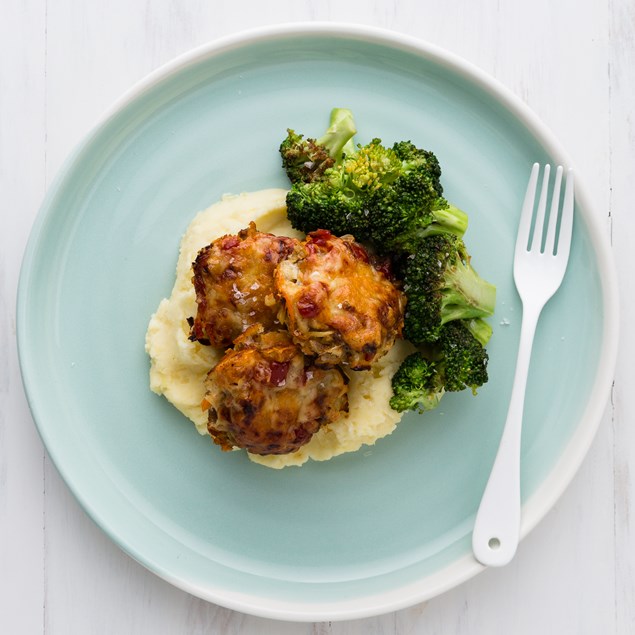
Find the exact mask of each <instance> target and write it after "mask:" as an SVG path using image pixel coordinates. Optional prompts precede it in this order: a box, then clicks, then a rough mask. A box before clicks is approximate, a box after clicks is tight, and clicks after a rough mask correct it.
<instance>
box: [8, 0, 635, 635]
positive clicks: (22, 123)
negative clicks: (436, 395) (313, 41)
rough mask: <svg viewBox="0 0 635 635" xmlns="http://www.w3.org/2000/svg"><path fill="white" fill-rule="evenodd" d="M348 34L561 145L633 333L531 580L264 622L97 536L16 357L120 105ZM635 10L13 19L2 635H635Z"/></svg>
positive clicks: (49, 5)
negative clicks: (508, 102)
mask: <svg viewBox="0 0 635 635" xmlns="http://www.w3.org/2000/svg"><path fill="white" fill-rule="evenodd" d="M302 20H329V21H330V20H338V21H344V22H357V23H362V24H371V25H375V26H382V27H386V28H390V29H394V30H396V31H401V32H404V33H408V34H410V35H415V36H417V37H420V38H422V39H425V40H428V41H430V42H432V43H434V44H437V45H440V46H442V47H444V48H446V49H449V50H450V51H452V52H454V53H457V54H459V55H462V56H464V57H465V58H467V59H469V60H470V61H472V62H474V63H475V64H477V65H479V66H480V67H482V68H483V69H484V70H486V71H487V72H489V73H490V74H492V75H493V76H495V77H496V78H498V79H499V80H501V81H502V82H503V83H505V84H506V85H507V86H508V87H509V88H511V89H512V90H513V91H514V92H516V94H517V95H519V96H520V97H521V98H522V99H523V100H525V101H526V102H527V103H528V104H529V105H530V106H531V107H532V108H533V109H534V110H535V111H536V112H537V113H538V115H539V116H540V117H541V118H542V119H543V120H544V121H545V122H546V123H547V125H548V126H550V127H551V129H552V130H553V131H554V132H555V133H556V136H557V137H558V138H559V139H560V141H561V142H562V143H563V145H564V146H565V148H566V149H567V150H568V152H569V153H570V154H571V155H572V157H573V159H574V161H575V164H576V165H577V167H578V172H579V176H580V178H582V179H584V180H585V181H586V182H587V184H588V185H589V191H590V194H591V197H592V202H593V203H594V205H595V206H596V211H597V213H598V214H599V215H601V216H602V218H603V219H604V220H605V224H606V231H607V232H610V233H611V236H612V243H613V247H614V252H615V256H616V259H617V264H618V270H619V272H620V278H621V286H622V309H621V310H622V315H623V316H624V318H625V319H624V320H623V323H624V324H625V327H624V329H623V333H622V340H621V356H620V359H619V362H618V368H617V372H616V380H615V384H614V389H613V393H612V396H611V400H610V403H609V405H608V407H607V411H606V414H605V416H604V419H603V421H602V423H601V426H600V429H599V432H598V435H597V437H596V439H595V442H594V444H593V446H592V448H591V451H590V453H589V455H588V457H587V458H586V460H585V462H584V464H583V466H582V468H581V470H580V472H579V473H578V475H577V476H576V478H575V479H574V481H573V483H572V485H571V486H570V487H569V489H568V490H567V491H566V493H565V494H564V496H563V497H562V498H561V499H560V501H559V502H558V503H557V505H556V506H555V508H554V509H553V511H552V512H551V513H550V514H549V515H548V516H547V517H546V518H545V519H544V521H543V522H542V523H541V524H540V525H539V526H538V528H537V529H535V530H534V531H533V532H532V533H531V534H530V535H529V537H528V538H527V539H526V540H525V541H524V542H523V543H522V545H521V547H520V549H519V552H518V555H517V557H516V559H515V560H514V561H513V563H512V564H510V565H509V566H507V567H506V568H503V569H497V570H488V571H486V572H484V573H483V574H481V575H479V576H477V577H476V578H474V579H472V580H471V581H469V582H467V583H466V584H463V585H462V586H460V587H458V588H456V589H454V590H452V591H450V592H448V593H446V594H445V595H443V596H441V597H438V598H435V599H433V600H431V601H429V602H427V603H425V604H421V605H419V606H416V607H413V608H411V609H407V610H402V611H400V612H398V613H394V614H390V615H385V616H382V617H378V618H373V619H367V620H359V621H354V622H341V623H332V624H330V623H323V624H300V623H297V624H296V623H285V622H275V621H270V620H265V619H259V618H255V617H249V616H245V615H242V614H239V613H235V612H232V611H230V610H227V609H224V608H219V607H217V606H214V605H212V604H209V603H206V602H204V601H202V600H198V599H196V598H194V597H191V596H189V595H188V594H186V593H184V592H182V591H180V590H178V589H175V588H173V587H171V586H170V585H169V584H168V583H166V582H164V581H162V580H160V579H159V578H157V577H155V576H154V575H153V574H151V573H149V572H148V571H146V570H145V569H143V568H142V567H141V566H139V565H138V564H136V563H135V562H133V561H132V560H131V559H130V558H128V557H127V556H126V555H124V554H123V553H122V552H121V551H120V550H119V549H118V548H117V547H116V546H115V545H114V544H112V543H111V542H110V541H109V539H108V538H106V537H105V535H103V534H102V533H101V531H100V530H99V529H98V528H97V527H96V526H94V525H93V523H92V521H90V520H89V519H88V518H87V516H86V515H85V514H84V512H83V511H82V510H81V509H80V508H79V506H78V505H77V503H76V502H75V500H74V499H73V497H72V496H71V495H70V494H69V492H68V491H67V489H66V487H65V485H64V483H63V482H62V481H61V479H60V478H59V476H58V474H57V473H56V471H55V469H54V468H53V466H52V465H51V463H50V461H49V460H48V458H47V455H46V452H45V450H44V448H43V446H42V444H41V442H40V440H39V437H38V435H37V432H36V430H35V427H34V425H33V422H32V419H31V416H30V413H29V410H28V407H27V405H26V401H25V398H24V394H23V390H22V385H21V380H20V374H19V368H18V362H17V355H16V344H15V293H16V287H17V278H18V273H19V268H20V262H21V257H22V252H23V249H24V245H25V242H26V240H27V236H28V233H29V230H30V227H31V224H32V222H33V219H34V217H35V214H36V212H37V210H38V207H39V205H40V202H41V200H42V198H43V195H44V192H45V191H46V189H47V187H48V185H49V184H50V182H51V179H52V177H53V176H54V175H55V173H56V171H57V169H58V168H59V166H60V163H61V161H62V160H63V159H64V157H65V156H66V155H67V153H68V152H69V151H70V150H71V148H72V147H73V146H74V145H75V144H76V143H77V142H78V141H79V139H80V138H81V137H82V136H83V135H84V133H85V132H86V131H87V130H88V129H89V127H90V126H91V125H92V124H93V123H94V122H95V121H96V120H97V118H98V117H99V115H100V114H101V113H102V111H104V110H105V109H106V108H107V107H108V106H109V105H110V104H111V102H112V101H113V100H114V99H115V98H116V97H118V96H119V95H120V93H122V92H123V91H124V90H125V89H127V88H128V87H129V86H130V85H131V84H132V83H134V82H135V81H136V80H138V79H139V78H141V77H143V76H144V75H146V74H147V73H148V72H149V71H151V70H153V69H154V68H156V67H157V66H159V65H160V64H162V63H163V62H166V61H168V60H169V59H170V58H172V57H173V56H175V55H176V54H178V53H181V52H183V51H186V50H188V49H190V48H192V47H194V46H196V45H198V44H201V43H204V42H207V41H209V40H211V39H214V38H217V37H219V36H221V35H225V34H228V33H233V32H236V31H239V30H242V29H244V28H247V27H253V26H258V25H265V24H274V23H279V22H290V21H302ZM633 68H635V4H634V3H633V2H630V1H629V0H588V1H587V2H576V1H575V0H560V1H558V2H557V1H554V0H533V1H532V2H514V1H513V0H472V1H470V0H375V1H373V2H364V1H363V0H339V1H338V2H336V1H334V0H327V1H323V2H321V1H319V0H305V1H302V0H269V1H268V2H256V1H255V0H251V1H250V0H231V1H229V0H221V1H214V0H208V1H207V2H203V1H201V0H198V1H196V0H192V1H190V2H186V1H182V2H178V1H175V0H154V1H153V2H141V1H139V0H109V1H108V2H83V1H81V0H56V1H51V0H2V2H1V3H0V201H2V203H1V204H0V633H6V634H8V635H13V634H21V633H28V634H31V633H50V634H51V635H53V634H55V635H66V634H69V633H70V634H75V633H77V634H81V635H89V634H92V633H108V634H119V633H135V634H146V633H148V634H150V633H151V634H152V635H159V634H163V633H165V634H174V633H187V634H195V633H219V634H223V635H225V634H233V633H246V634H252V633H253V634H256V633H257V634H259V635H266V634H267V633H270V634H274V633H275V634H276V635H279V634H282V635H284V634H286V633H288V634H294V635H295V634H308V633H313V634H318V633H320V634H326V633H336V634H344V633H346V634H351V635H352V634H358V635H361V634H371V633H377V634H379V633H398V634H406V633H421V634H432V633H434V634H437V633H438V634H443V635H450V634H470V635H473V634H481V633H483V634H488V635H490V634H494V635H497V634H510V633H514V634H515V635H525V634H526V635H530V634H531V635H534V634H536V633H540V634H541V635H547V634H550V633H553V634H558V635H569V634H575V635H579V634H593V635H596V634H597V635H604V634H611V633H618V634H621V635H627V634H632V633H635V521H633V520H632V513H631V510H630V506H631V505H633V504H635V489H634V488H635V470H634V469H633V468H634V467H635V427H634V426H633V420H634V419H635V390H633V388H632V386H631V383H632V382H633V380H635V372H634V371H633V364H632V357H633V355H634V354H635V338H634V337H633V335H632V333H631V330H630V326H629V321H630V319H633V318H634V317H635V312H634V309H635V307H634V304H633V301H632V298H631V297H629V294H630V292H631V291H632V285H631V283H630V279H629V278H630V272H631V269H632V254H633V239H635V214H634V213H633V194H632V191H633V184H634V183H635V152H634V151H635V123H634V122H635V72H634V71H633Z"/></svg>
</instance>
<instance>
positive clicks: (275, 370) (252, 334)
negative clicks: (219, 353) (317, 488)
mask: <svg viewBox="0 0 635 635" xmlns="http://www.w3.org/2000/svg"><path fill="white" fill-rule="evenodd" d="M206 389H207V392H206V395H205V399H204V400H203V407H204V408H205V407H208V408H209V420H208V426H207V428H208V431H209V433H210V435H211V437H212V439H213V440H214V442H215V443H216V444H218V445H220V446H221V447H222V449H223V450H231V449H232V448H234V447H238V448H245V449H246V450H248V451H249V452H251V453H253V454H262V455H264V454H288V453H290V452H295V451H296V450H297V449H298V448H300V447H301V446H303V445H304V444H305V443H307V442H308V441H309V440H310V439H311V437H312V436H313V435H314V434H315V433H316V432H317V431H318V430H319V428H320V427H321V426H322V425H324V424H327V423H330V422H332V421H335V420H337V419H339V418H340V416H341V415H342V414H343V413H346V412H347V411H348V380H347V378H346V376H345V375H344V373H342V371H341V370H340V369H339V368H331V369H323V368H318V367H316V366H315V365H314V364H312V362H311V360H309V359H308V358H307V357H305V356H304V355H303V354H302V352H301V351H300V349H299V348H298V347H297V346H296V345H295V344H294V343H293V342H292V340H291V337H290V336H289V333H288V332H287V331H269V332H265V330H264V328H263V327H262V326H261V325H259V324H257V325H254V326H252V327H250V328H248V329H247V330H246V331H245V332H244V333H243V335H241V336H240V337H238V338H237V339H236V341H235V343H234V348H233V349H231V350H229V351H227V353H226V354H225V356H224V357H223V358H222V359H221V361H220V362H219V363H218V364H217V365H216V366H215V367H214V368H213V369H212V370H211V371H210V373H209V374H208V376H207V379H206Z"/></svg>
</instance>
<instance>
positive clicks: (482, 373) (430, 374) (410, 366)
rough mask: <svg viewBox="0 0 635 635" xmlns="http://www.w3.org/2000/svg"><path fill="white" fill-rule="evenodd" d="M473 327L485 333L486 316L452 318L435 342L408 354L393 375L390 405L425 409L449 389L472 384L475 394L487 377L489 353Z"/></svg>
mask: <svg viewBox="0 0 635 635" xmlns="http://www.w3.org/2000/svg"><path fill="white" fill-rule="evenodd" d="M475 322H476V323H478V324H474V323H475ZM474 327H476V329H477V331H478V332H479V333H480V334H481V335H486V334H487V330H488V328H489V325H488V324H487V323H486V322H484V321H483V320H471V321H464V320H457V321H454V322H450V323H448V324H446V325H445V326H443V327H442V328H441V332H440V335H439V338H438V340H437V342H436V343H435V344H433V345H429V346H427V347H426V348H425V350H422V351H417V352H416V353H412V354H411V355H409V356H408V357H406V359H405V360H404V361H403V362H402V364H401V366H400V367H399V368H398V369H397V372H396V373H395V375H394V376H393V378H392V388H393V396H392V398H391V399H390V407H391V408H392V409H393V410H396V411H397V412H405V411H406V410H418V411H419V412H424V411H426V410H433V409H434V408H436V407H437V406H438V405H439V402H440V401H441V398H442V397H443V395H444V394H445V393H446V392H458V391H461V390H464V389H466V388H470V389H471V390H472V392H473V393H474V394H476V390H477V388H479V387H480V386H482V385H483V384H485V383H486V382H487V379H488V377H487V362H488V356H487V351H486V350H485V348H484V347H483V344H482V343H481V342H480V341H479V340H478V339H477V338H476V337H475V336H474V335H473V334H472V328H474ZM490 330H491V329H490Z"/></svg>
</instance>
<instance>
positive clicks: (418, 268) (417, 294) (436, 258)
mask: <svg viewBox="0 0 635 635" xmlns="http://www.w3.org/2000/svg"><path fill="white" fill-rule="evenodd" d="M401 278H402V279H403V282H404V291H405V292H406V295H407V297H408V304H407V307H406V314H405V318H404V337H405V338H406V339H408V340H410V341H411V342H412V343H413V344H423V343H425V342H434V341H436V340H437V339H438V338H439V335H440V332H441V327H442V326H443V325H444V324H446V323H448V322H451V321H452V320H462V319H469V318H480V317H487V316H490V315H492V314H493V313H494V306H495V303H496V287H495V286H494V285H492V284H490V283H489V282H487V281H485V280H483V278H481V277H480V276H479V275H478V274H477V273H476V271H475V270H474V268H473V267H472V265H471V264H470V255H469V254H468V252H467V249H466V247H465V243H464V242H463V240H462V239H461V238H459V237H458V236H453V235H451V234H440V235H438V236H430V237H428V238H426V239H424V240H421V241H420V243H419V247H418V250H417V251H416V252H415V253H411V254H409V255H408V256H407V257H406V258H404V259H403V260H402V263H401Z"/></svg>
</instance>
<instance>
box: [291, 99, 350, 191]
mask: <svg viewBox="0 0 635 635" xmlns="http://www.w3.org/2000/svg"><path fill="white" fill-rule="evenodd" d="M356 132H357V131H356V129H355V121H354V120H353V114H352V113H351V111H350V110H348V109H346V108H335V109H333V111H332V112H331V120H330V125H329V128H328V130H327V131H326V133H325V134H324V135H323V136H322V137H320V138H319V139H311V138H309V139H305V138H304V137H303V135H301V134H297V133H296V132H295V131H293V130H291V129H287V136H286V138H285V139H284V141H283V142H282V143H281V144H280V155H281V157H282V167H283V168H284V170H285V172H286V173H287V176H288V177H289V180H290V181H291V182H292V183H311V182H312V181H315V180H316V179H319V178H321V177H322V175H323V174H324V172H325V171H326V170H327V169H328V168H331V167H333V166H335V165H339V164H340V163H341V161H342V158H343V156H344V152H345V151H346V152H352V151H353V150H354V146H353V145H352V141H351V140H352V138H353V136H354V135H355V133H356Z"/></svg>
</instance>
